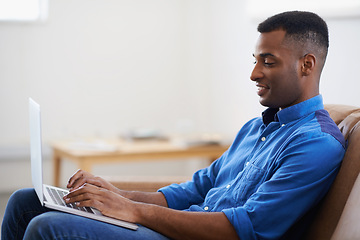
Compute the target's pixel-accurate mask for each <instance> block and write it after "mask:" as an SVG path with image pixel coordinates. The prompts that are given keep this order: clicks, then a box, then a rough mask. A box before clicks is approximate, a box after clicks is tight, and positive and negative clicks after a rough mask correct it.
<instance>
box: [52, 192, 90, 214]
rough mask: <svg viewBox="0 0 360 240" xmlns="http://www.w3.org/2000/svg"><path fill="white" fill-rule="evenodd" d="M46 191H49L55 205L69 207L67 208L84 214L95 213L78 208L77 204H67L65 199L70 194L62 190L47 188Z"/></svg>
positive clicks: (87, 209) (85, 208)
mask: <svg viewBox="0 0 360 240" xmlns="http://www.w3.org/2000/svg"><path fill="white" fill-rule="evenodd" d="M46 190H47V191H48V193H49V195H50V197H51V199H52V200H53V201H54V202H55V203H57V204H58V205H61V206H67V207H70V208H74V209H77V210H80V211H84V212H88V213H94V211H93V210H92V209H91V208H89V207H78V206H76V205H75V204H72V203H65V201H64V199H63V197H64V196H65V195H66V194H68V192H67V191H63V190H60V189H54V188H49V187H46Z"/></svg>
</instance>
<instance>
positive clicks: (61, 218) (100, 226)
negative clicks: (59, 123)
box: [1, 189, 168, 240]
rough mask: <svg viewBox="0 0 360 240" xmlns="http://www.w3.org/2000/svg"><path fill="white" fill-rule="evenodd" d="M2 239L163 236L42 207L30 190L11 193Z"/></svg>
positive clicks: (2, 229) (155, 237)
mask: <svg viewBox="0 0 360 240" xmlns="http://www.w3.org/2000/svg"><path fill="white" fill-rule="evenodd" d="M1 239H2V240H15V239H27V240H35V239H36V240H40V239H47V240H48V239H53V240H55V239H56V240H61V239H68V240H69V239H108V240H112V239H134V240H136V239H139V240H140V239H159V240H168V238H167V237H165V236H163V235H161V234H159V233H157V232H155V231H153V230H151V229H149V228H146V227H143V226H141V225H140V226H139V229H138V230H137V231H133V230H129V229H126V228H122V227H118V226H115V225H111V224H107V223H103V222H99V221H96V220H92V219H88V218H84V217H80V216H76V215H72V214H67V213H63V212H58V211H53V210H50V209H47V208H45V207H43V206H42V205H41V204H40V201H39V200H38V198H37V196H36V193H35V190H34V189H21V190H18V191H16V192H15V193H13V195H12V196H11V197H10V199H9V202H8V204H7V207H6V211H5V215H4V219H3V223H2V226H1Z"/></svg>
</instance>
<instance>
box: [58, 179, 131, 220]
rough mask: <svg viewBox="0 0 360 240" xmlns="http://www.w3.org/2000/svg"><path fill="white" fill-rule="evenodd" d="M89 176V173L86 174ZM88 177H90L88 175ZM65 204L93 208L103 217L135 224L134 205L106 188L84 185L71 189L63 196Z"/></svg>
mask: <svg viewBox="0 0 360 240" xmlns="http://www.w3.org/2000/svg"><path fill="white" fill-rule="evenodd" d="M87 174H89V173H87ZM90 176H92V175H91V174H90ZM64 200H65V202H66V203H73V204H75V205H76V206H78V207H94V208H96V209H97V210H99V211H100V212H101V213H102V214H103V215H105V216H109V217H113V218H116V219H121V220H125V221H129V222H135V221H136V217H135V216H134V212H133V209H134V207H135V206H136V203H135V202H133V201H131V200H129V199H126V198H124V197H122V196H121V195H119V194H116V193H115V192H113V191H110V190H108V189H106V188H102V187H98V186H96V185H93V184H90V183H85V184H83V185H82V186H80V187H79V188H76V189H73V190H72V191H71V192H70V193H69V194H67V195H66V196H64Z"/></svg>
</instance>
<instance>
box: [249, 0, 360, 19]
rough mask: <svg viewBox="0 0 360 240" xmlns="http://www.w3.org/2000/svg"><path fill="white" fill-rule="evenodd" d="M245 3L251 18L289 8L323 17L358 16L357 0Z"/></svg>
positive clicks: (257, 0)
mask: <svg viewBox="0 0 360 240" xmlns="http://www.w3.org/2000/svg"><path fill="white" fill-rule="evenodd" d="M246 4H247V12H248V14H249V15H250V17H251V18H253V19H264V18H267V17H269V16H271V15H274V14H276V13H280V12H284V11H291V10H300V11H311V12H315V13H317V14H319V15H320V16H321V17H323V18H347V17H360V1H359V0H341V1H329V0H302V1H289V0H272V1H267V0H247V2H246Z"/></svg>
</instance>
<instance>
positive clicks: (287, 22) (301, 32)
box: [257, 11, 329, 60]
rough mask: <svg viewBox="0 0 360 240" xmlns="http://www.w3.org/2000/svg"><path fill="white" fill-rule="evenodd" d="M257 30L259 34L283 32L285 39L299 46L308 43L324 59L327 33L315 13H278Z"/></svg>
mask: <svg viewBox="0 0 360 240" xmlns="http://www.w3.org/2000/svg"><path fill="white" fill-rule="evenodd" d="M257 30H258V31H259V32H260V33H267V32H272V31H275V30H284V31H285V32H286V37H288V38H290V39H292V40H295V41H296V42H298V43H300V44H301V43H305V42H310V43H311V44H312V45H313V46H316V47H317V50H319V51H320V52H321V53H323V54H324V55H323V57H324V58H326V55H327V51H328V48H329V31H328V27H327V24H326V22H325V21H324V20H323V19H322V18H321V17H319V16H318V15H317V14H315V13H312V12H304V11H289V12H283V13H279V14H276V15H274V16H272V17H269V18H268V19H266V20H265V21H263V22H262V23H260V24H259V25H258V28H257ZM324 60H325V59H324Z"/></svg>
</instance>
